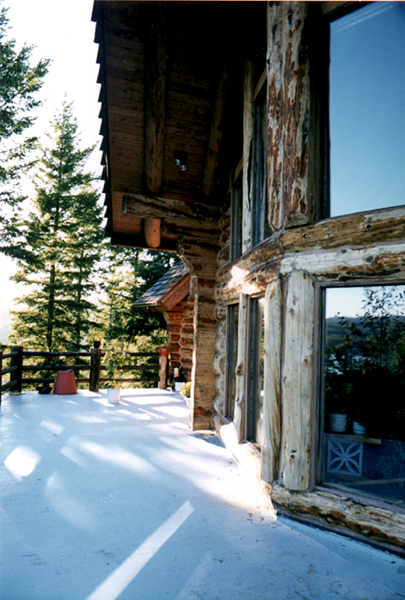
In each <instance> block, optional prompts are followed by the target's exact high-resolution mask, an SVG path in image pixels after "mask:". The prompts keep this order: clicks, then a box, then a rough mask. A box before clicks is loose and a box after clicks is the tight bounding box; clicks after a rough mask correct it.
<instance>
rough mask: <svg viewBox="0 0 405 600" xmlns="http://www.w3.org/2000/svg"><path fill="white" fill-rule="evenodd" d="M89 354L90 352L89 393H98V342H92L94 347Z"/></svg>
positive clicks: (99, 351) (99, 354)
mask: <svg viewBox="0 0 405 600" xmlns="http://www.w3.org/2000/svg"><path fill="white" fill-rule="evenodd" d="M90 352H91V358H90V381H89V390H90V392H98V388H99V385H100V365H101V348H100V342H94V346H93V348H92V349H91V351H90Z"/></svg>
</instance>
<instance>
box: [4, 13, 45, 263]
mask: <svg viewBox="0 0 405 600" xmlns="http://www.w3.org/2000/svg"><path fill="white" fill-rule="evenodd" d="M32 50H33V48H32V47H30V46H26V45H24V46H23V47H22V49H21V50H20V51H17V50H16V41H15V40H14V39H12V38H10V36H9V21H8V18H7V9H5V8H4V7H1V8H0V252H3V253H4V254H7V255H10V256H20V257H21V256H23V255H24V246H23V244H22V243H21V238H20V232H19V229H18V222H17V221H18V213H17V211H18V208H19V206H20V204H21V202H22V201H23V199H24V198H23V196H22V194H21V192H20V190H19V188H18V183H19V180H20V177H21V174H22V172H23V171H24V169H26V168H27V167H28V166H29V164H30V162H29V160H30V159H29V157H30V153H31V151H32V150H33V148H34V147H35V144H36V138H34V137H30V138H25V137H24V134H25V133H26V131H27V130H28V129H29V128H30V127H31V125H32V124H33V122H34V120H35V119H34V116H33V111H34V109H35V108H36V107H37V106H38V105H39V104H40V102H39V101H38V100H36V99H35V97H36V93H37V92H38V91H39V89H40V88H41V86H42V84H43V80H44V77H45V75H46V73H47V71H48V65H49V61H48V60H41V61H39V62H38V63H37V64H36V65H34V66H31V54H32Z"/></svg>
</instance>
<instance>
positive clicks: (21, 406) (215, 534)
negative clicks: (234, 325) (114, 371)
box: [0, 390, 405, 600]
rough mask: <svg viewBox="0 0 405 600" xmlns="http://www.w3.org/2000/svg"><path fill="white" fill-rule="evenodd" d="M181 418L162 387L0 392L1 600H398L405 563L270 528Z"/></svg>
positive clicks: (178, 404) (211, 439) (251, 497)
mask: <svg viewBox="0 0 405 600" xmlns="http://www.w3.org/2000/svg"><path fill="white" fill-rule="evenodd" d="M187 415H188V410H187V407H186V405H185V403H184V401H183V399H182V398H181V396H180V395H179V394H174V393H171V392H165V391H157V390H125V391H124V392H123V393H122V398H121V402H120V404H118V405H109V404H108V403H107V401H106V396H105V392H104V391H102V392H100V393H93V392H86V391H81V392H80V393H79V394H77V395H74V396H40V395H38V394H37V393H25V394H24V395H22V396H14V397H8V396H5V397H4V398H3V404H2V406H1V409H0V535H1V538H0V544H1V547H0V598H1V600H65V599H66V600H115V599H119V600H163V599H168V600H185V599H190V598H200V599H201V598H202V599H205V600H259V599H260V600H289V599H291V600H292V599H294V600H295V599H297V600H298V599H305V600H329V599H336V598H343V599H346V600H400V599H401V598H405V561H404V560H402V559H400V558H398V557H397V556H395V555H391V554H389V553H386V552H381V551H378V550H375V549H373V548H371V547H368V546H366V545H363V544H360V543H357V542H354V541H351V540H349V539H347V538H345V537H340V536H337V535H335V534H331V533H326V532H322V531H319V530H317V529H314V528H310V527H306V526H303V525H300V524H297V523H294V522H292V521H289V520H287V519H281V520H280V519H277V520H275V518H274V515H273V514H272V512H271V511H270V510H269V509H268V508H266V506H265V501H264V498H263V497H262V496H261V495H259V494H258V493H257V492H256V490H255V486H254V484H253V483H252V482H251V481H250V480H249V478H248V477H247V475H246V474H245V473H244V472H243V471H242V470H241V469H240V468H239V466H238V465H237V464H236V463H235V461H234V460H233V459H232V457H231V455H230V454H229V452H228V451H227V450H226V449H225V448H223V447H222V446H221V445H220V442H219V440H218V438H216V437H215V436H211V435H208V434H201V433H191V432H190V431H189V430H188V427H187V422H188V420H187ZM215 442H217V443H215Z"/></svg>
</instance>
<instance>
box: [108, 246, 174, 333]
mask: <svg viewBox="0 0 405 600" xmlns="http://www.w3.org/2000/svg"><path fill="white" fill-rule="evenodd" d="M173 262H174V261H173V257H172V256H171V255H170V254H169V253H167V252H157V251H147V252H143V251H141V250H137V249H131V248H117V247H111V249H110V252H109V257H108V263H107V265H108V266H107V272H106V274H105V277H104V280H103V283H102V288H103V291H104V300H103V302H102V310H101V312H100V322H101V327H102V329H103V334H104V337H105V338H106V340H107V341H109V340H114V339H121V340H124V341H126V342H130V343H132V344H137V343H139V336H144V337H146V338H148V341H149V342H151V341H152V345H153V338H156V344H155V345H160V344H161V341H160V340H161V337H162V335H164V333H163V330H164V331H165V330H166V323H165V320H164V318H163V315H162V314H161V313H157V312H152V311H150V310H147V311H145V310H144V309H141V308H135V307H134V306H133V304H134V302H135V300H137V299H138V298H139V297H140V296H141V295H142V294H143V293H144V292H145V291H146V290H147V289H149V288H150V287H151V286H152V285H153V284H154V283H156V281H158V279H160V278H161V277H162V276H163V275H164V274H165V273H166V272H167V271H168V269H170V267H171V266H172V265H173Z"/></svg>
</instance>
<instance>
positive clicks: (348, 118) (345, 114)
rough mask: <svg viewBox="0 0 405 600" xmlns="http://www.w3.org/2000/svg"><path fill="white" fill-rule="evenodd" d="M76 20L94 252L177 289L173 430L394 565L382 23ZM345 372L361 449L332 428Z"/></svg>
mask: <svg viewBox="0 0 405 600" xmlns="http://www.w3.org/2000/svg"><path fill="white" fill-rule="evenodd" d="M93 20H94V21H95V22H96V42H97V43H98V44H99V54H98V62H99V65H100V71H99V83H100V84H101V93H100V102H101V113H100V117H101V119H102V127H101V134H102V136H103V142H102V150H103V165H104V171H103V179H104V182H105V186H104V193H105V198H106V200H105V204H106V217H107V225H106V234H107V236H109V237H111V240H112V243H113V244H116V245H122V246H129V247H134V248H145V249H153V250H166V251H172V252H175V253H176V254H177V256H178V257H179V258H180V260H181V261H182V263H183V264H184V265H185V266H186V267H187V269H188V273H189V280H188V285H189V290H188V292H189V295H188V299H189V303H190V304H189V306H190V311H191V314H192V321H193V326H192V342H191V353H192V369H191V380H192V383H193V387H192V398H191V413H190V428H191V429H194V430H195V429H214V430H216V431H217V433H218V434H219V435H220V436H221V438H222V439H223V440H224V442H225V443H226V444H227V446H228V447H229V448H230V449H231V450H232V452H233V453H234V455H235V456H236V457H237V458H238V460H240V462H241V463H242V464H243V465H244V466H245V467H246V468H247V469H248V470H249V471H250V472H251V473H252V474H253V475H254V477H255V478H256V479H257V481H258V482H259V485H260V486H261V487H262V489H263V491H264V493H266V494H267V495H268V497H269V499H271V502H272V503H273V505H274V507H275V508H276V509H277V510H278V511H280V512H282V513H285V514H288V515H290V516H294V517H296V518H298V519H303V520H306V521H309V522H312V523H314V524H316V525H318V526H321V527H328V528H331V529H333V530H335V531H337V532H344V533H346V534H348V535H352V536H356V537H358V538H360V539H362V540H365V541H368V542H370V543H374V544H378V545H380V546H381V545H383V546H384V547H385V548H387V549H390V550H393V551H395V552H399V553H401V552H403V551H404V550H403V549H404V546H405V495H404V489H405V488H404V483H405V437H404V434H403V431H404V430H405V429H403V428H402V425H403V424H404V415H405V400H404V397H405V396H404V392H405V389H404V386H403V375H401V373H402V371H401V368H402V367H401V365H402V364H403V363H404V360H403V356H404V350H403V349H402V350H401V347H402V346H401V344H402V343H403V341H404V335H403V329H402V328H401V327H400V325H401V323H403V322H402V320H401V318H402V317H403V315H404V314H405V311H403V310H402V304H401V303H402V300H401V298H402V294H403V288H402V286H404V285H405V258H404V257H405V255H404V251H405V192H404V190H405V185H404V184H405V174H404V173H405V170H404V158H405V146H404V139H405V136H404V127H405V122H404V118H403V115H404V114H405V112H404V105H403V98H404V97H405V94H404V92H405V90H404V82H405V77H404V75H405V63H404V55H405V54H404V39H405V35H404V33H405V25H404V23H405V19H404V7H403V5H402V3H378V2H377V3H368V2H366V3H362V2H293V1H285V2H153V1H150V2H136V1H118V2H115V1H111V0H104V1H102V0H97V1H96V2H95V3H94V13H93ZM381 286H384V287H381ZM404 289H405V288H404ZM382 290H385V292H382V293H385V294H386V296H387V294H388V296H387V297H388V301H391V304H392V305H393V306H394V305H395V306H396V312H395V311H394V312H392V313H389V311H388V313H389V315H391V316H389V317H387V311H386V313H385V317H386V318H389V319H390V318H391V319H394V318H395V319H396V321H395V323H396V325H395V327H397V326H398V327H397V329H395V331H394V324H392V325H390V326H389V327H388V329H386V330H385V331H386V337H385V339H382V338H381V335H380V338H378V339H379V341H380V345H379V346H380V358H381V348H382V347H386V348H389V349H390V352H391V351H392V352H391V354H392V356H391V357H390V358H389V359H388V358H387V361H388V362H387V363H386V364H385V363H384V365H382V363H381V360H380V363H379V369H380V370H378V368H377V365H376V364H374V363H375V348H374V350H373V352H374V354H373V353H372V350H370V348H371V345H372V338H371V337H370V336H371V334H370V335H368V334H367V333H366V329H365V328H366V324H365V321H366V319H367V318H369V323H370V322H372V323H374V322H375V320H374V321H373V318H375V319H376V318H377V317H378V315H380V317H381V312H380V313H379V312H378V310H379V309H377V308H376V307H377V304H376V301H375V297H376V296H375V294H377V296H378V293H380V292H381V291H382ZM387 290H388V291H387ZM359 294H360V295H361V294H363V296H364V294H365V295H366V297H367V298H369V307H370V306H371V307H374V309H373V310H374V313H373V312H372V311H371V316H370V310H369V311H368V312H367V310H364V311H363V313H362V316H361V315H360V317H358V319H360V321H359V320H357V321H355V317H353V314H352V313H353V310H354V307H355V305H356V303H358V302H359V301H358V295H359ZM367 294H368V295H367ZM373 294H374V296H373ZM370 298H374V300H372V299H371V300H370ZM373 302H374V304H373ZM336 303H337V304H336ZM370 303H371V304H370ZM363 305H364V303H363ZM336 306H337V307H338V308H337V309H336ZM360 306H361V303H360ZM334 307H335V308H334ZM393 310H394V309H393ZM330 311H332V314H335V316H336V319H339V313H340V314H341V316H342V319H343V320H341V321H338V324H337V325H338V329H339V325H340V327H341V331H342V328H343V330H344V335H341V337H340V338H339V339H338V340H337V341H336V336H335V338H334V339H335V341H334V342H333V343H334V344H335V345H334V346H333V345H332V342H331V341H330V340H331V339H332V333H331V332H332V321H331V320H330V314H329V313H330ZM333 311H335V312H334V313H333ZM350 311H352V312H350ZM394 313H395V316H393V315H394ZM328 315H329V316H328ZM367 315H368V317H367ZM336 319H335V321H336ZM361 319H363V321H364V323H363V321H362V320H361ZM370 319H371V321H370ZM381 319H383V317H381ZM381 319H380V320H381ZM381 322H382V321H381ZM384 322H387V321H384ZM390 322H391V321H390ZM359 323H360V325H359ZM361 323H363V325H361ZM356 324H357V325H358V326H357V329H356ZM335 325H336V323H335ZM335 329H336V327H335ZM381 331H382V330H381ZM393 332H396V334H397V337H396V340H397V341H395V340H394V341H393V342H392V343H390V342H389V339H390V340H393V339H394V338H393V337H392V334H393ZM376 335H377V334H376ZM387 336H388V337H387ZM389 336H391V337H389ZM358 338H363V339H362V340H360V341H361V343H360V344H358V345H357V346H356V344H355V339H358ZM373 339H374V338H373ZM375 339H377V338H375ZM398 340H399V341H398ZM367 348H368V349H369V350H367ZM349 349H350V351H351V359H350V360H351V363H350V365H351V366H350V368H349V367H348V360H349V359H348V356H349ZM367 352H368V354H367ZM394 354H395V357H396V358H395V360H394V357H393V355H394ZM373 361H374V362H373ZM395 361H396V362H395ZM394 362H395V364H396V365H397V366H396V367H395V369H396V371H395V373H394V367H392V368H391V365H393V364H394ZM371 367H373V369H371ZM388 371H389V372H390V376H391V379H390V378H389V377H388V375H387V373H388ZM391 371H392V372H391ZM354 372H357V373H358V374H360V375H363V376H364V377H363V379H362V381H363V380H364V381H367V382H369V386H368V388H369V391H370V390H371V391H370V395H369V396H368V397H367V398H366V400H365V401H363V403H362V405H363V409H364V405H365V406H366V413H367V412H368V413H370V414H371V413H373V414H374V415H375V413H376V409H377V408H378V409H379V411H380V414H381V413H383V414H384V415H386V416H384V417H383V418H382V419H381V421H384V423H385V425H384V427H382V428H381V429H378V423H377V428H376V426H375V425H376V419H375V418H374V426H372V427H371V428H370V431H369V433H364V431H363V432H362V433H356V432H354V430H353V431H352V429H351V427H352V421H353V422H354V421H355V417H356V415H357V412H356V411H357V409H359V411H360V408H359V406H358V404H359V399H360V397H362V394H363V393H362V392H360V391H359V389H360V388H358V387H356V386H357V383H356V381H357V382H358V381H360V380H361V377H360V375H358V377H357V379H355V377H354ZM392 378H395V386H396V387H395V386H394V387H395V390H397V392H394V387H390V386H391V383H392V381H393V379H392ZM370 382H375V383H377V382H378V385H370ZM390 382H391V383H390ZM339 383H340V384H341V385H340V391H339V386H338V384H339ZM363 388H364V386H363ZM371 388H372V389H371ZM354 389H356V390H358V391H357V392H356V394H354V392H353V390H354ZM378 390H380V393H379V394H377V391H378ZM401 390H402V392H401ZM401 393H402V396H401ZM363 395H364V394H363ZM393 396H395V398H396V400H395V402H393ZM331 400H334V405H335V406H334V408H333V414H335V413H339V412H342V413H346V423H347V417H348V418H349V421H348V423H349V425H347V424H346V425H345V427H343V429H341V430H340V432H337V433H336V432H334V431H332V430H331V426H330V425H329V421H328V417H329V412H331V409H329V403H330V402H331ZM394 404H395V406H394ZM363 412H364V410H363ZM377 421H378V417H377ZM373 427H374V428H373Z"/></svg>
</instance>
